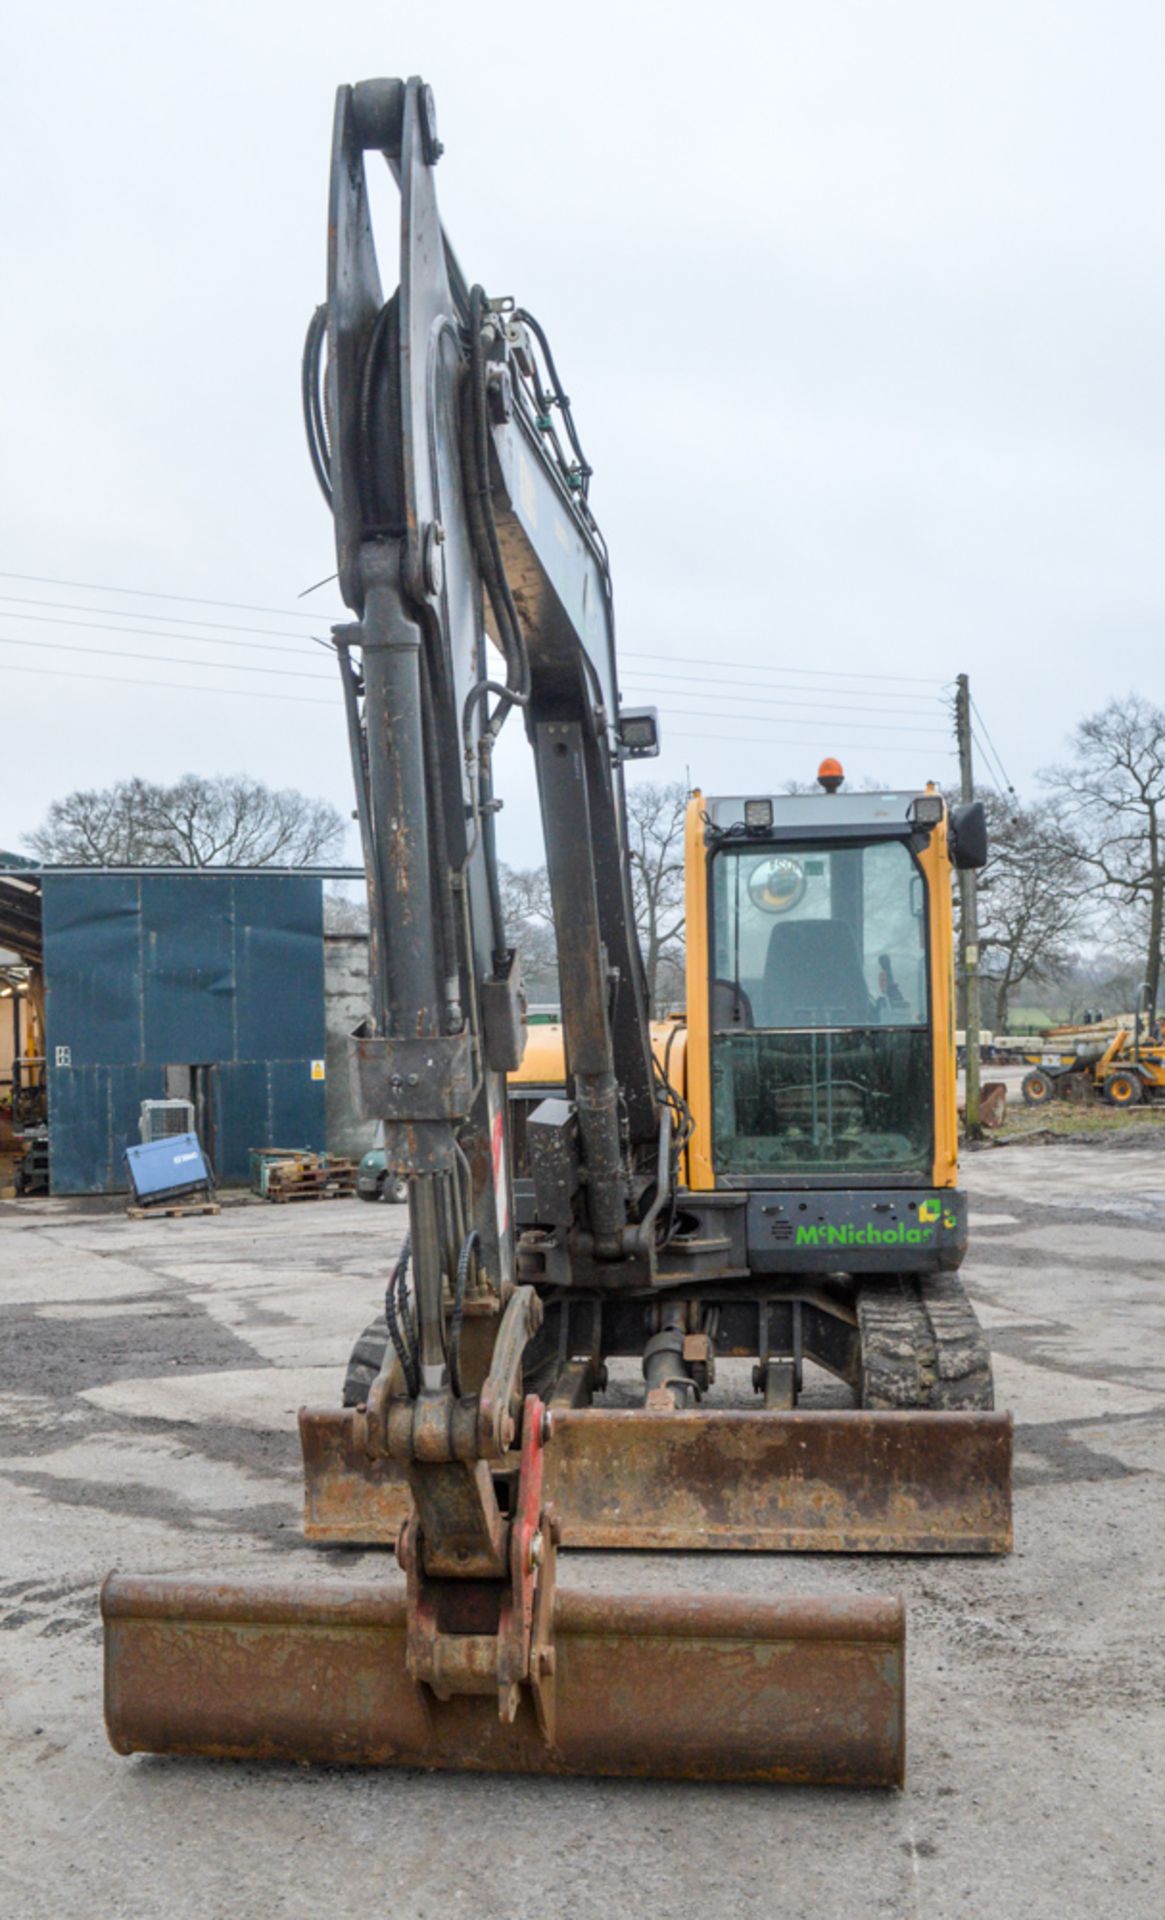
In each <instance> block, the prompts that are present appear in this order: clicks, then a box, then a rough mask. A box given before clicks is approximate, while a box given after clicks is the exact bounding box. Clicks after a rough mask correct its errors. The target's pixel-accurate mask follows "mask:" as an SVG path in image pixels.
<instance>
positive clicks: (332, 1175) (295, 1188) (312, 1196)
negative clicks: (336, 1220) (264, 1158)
mask: <svg viewBox="0 0 1165 1920" xmlns="http://www.w3.org/2000/svg"><path fill="white" fill-rule="evenodd" d="M355 1192H356V1162H355V1161H354V1160H318V1161H316V1162H315V1163H314V1164H310V1165H305V1164H304V1163H303V1161H302V1160H301V1161H299V1162H297V1163H289V1164H288V1165H287V1166H286V1167H283V1166H280V1165H279V1164H278V1163H276V1164H275V1165H273V1166H270V1167H268V1169H267V1198H268V1200H271V1201H273V1202H274V1203H275V1204H276V1205H283V1204H285V1203H286V1202H287V1201H289V1200H350V1199H351V1198H352V1196H353V1195H354V1194H355Z"/></svg>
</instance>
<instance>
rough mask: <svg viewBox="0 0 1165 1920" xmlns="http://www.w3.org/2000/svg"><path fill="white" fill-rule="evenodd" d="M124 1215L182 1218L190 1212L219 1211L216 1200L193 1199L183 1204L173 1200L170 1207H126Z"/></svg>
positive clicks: (155, 1218)
mask: <svg viewBox="0 0 1165 1920" xmlns="http://www.w3.org/2000/svg"><path fill="white" fill-rule="evenodd" d="M125 1211H126V1216H127V1218H128V1219H130V1220H184V1219H185V1218H186V1216H187V1215H188V1214H192V1213H221V1212H222V1208H221V1207H220V1206H219V1204H218V1201H217V1200H193V1201H190V1202H188V1203H187V1204H186V1205H185V1206H183V1205H180V1204H179V1203H177V1202H175V1204H174V1205H173V1206H172V1207H127V1208H126V1210H125Z"/></svg>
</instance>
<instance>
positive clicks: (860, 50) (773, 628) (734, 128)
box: [0, 0, 1165, 863]
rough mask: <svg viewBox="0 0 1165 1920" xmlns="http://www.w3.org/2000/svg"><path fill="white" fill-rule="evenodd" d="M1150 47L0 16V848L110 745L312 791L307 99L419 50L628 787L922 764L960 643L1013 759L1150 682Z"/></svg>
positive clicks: (740, 31)
mask: <svg viewBox="0 0 1165 1920" xmlns="http://www.w3.org/2000/svg"><path fill="white" fill-rule="evenodd" d="M1163 40H1165V14H1163V12H1162V9H1161V8H1160V7H1154V6H1152V5H1149V4H1130V3H1128V0H1108V3H1107V4H1105V5H1104V6H1101V5H1099V4H1095V0H1094V3H1093V4H1064V0H1057V4H1051V3H1050V0H1049V3H1048V4H1040V3H1039V0H1010V4H993V3H992V0H975V3H974V4H961V5H954V4H944V0H917V3H915V0H911V3H909V4H906V3H903V4H874V3H873V0H871V3H870V4H865V5H859V4H841V3H838V0H834V3H832V4H831V3H830V0H816V3H815V4H813V5H806V4H804V0H801V4H798V5H796V6H793V5H786V4H782V0H777V3H776V4H770V5H761V4H755V5H745V4H740V0H735V4H734V3H733V0H721V4H719V5H717V6H715V7H709V6H707V5H700V6H695V5H688V4H684V0H679V3H678V4H677V3H673V4H670V5H636V4H634V0H624V3H623V4H621V5H610V4H607V0H594V3H593V4H588V5H587V6H585V7H577V8H572V9H569V10H568V9H566V8H561V7H553V6H546V7H543V8H541V9H538V8H533V9H524V10H519V11H518V12H505V11H502V12H499V11H498V10H497V9H496V8H495V9H488V8H483V7H481V6H480V5H476V4H475V5H473V6H469V5H464V4H460V0H458V3H457V4H444V3H443V0H427V3H426V4H422V3H421V0H406V3H405V4H395V5H394V4H387V5H386V4H384V3H383V0H379V3H378V4H364V3H363V0H359V3H356V4H342V3H341V4H335V5H333V6H332V7H330V8H322V7H320V6H318V5H313V6H308V5H306V4H303V3H302V0H282V3H281V4H280V5H278V6H276V5H274V4H268V3H263V0H232V4H230V5H227V4H222V3H221V0H201V4H199V5H198V6H196V7H195V6H184V5H163V6H158V5H157V4H154V5H127V4H119V3H118V0H106V3H104V4H102V5H101V6H100V7H93V6H88V5H84V6H83V5H79V4H53V0H42V4H41V5H40V6H39V7H38V8H36V9H33V8H23V9H21V10H20V11H19V14H17V13H16V10H15V9H10V10H9V17H8V23H7V28H6V33H5V57H4V62H3V69H2V73H0V128H2V131H0V141H2V143H3V148H4V153H3V166H2V169H0V193H2V194H3V225H2V236H3V257H4V269H5V273H4V278H5V286H6V297H5V299H4V302H3V306H2V308H0V328H2V330H3V335H4V365H5V372H6V379H5V382H4V387H5V401H6V404H5V414H6V423H5V432H4V458H3V468H2V477H0V486H2V498H0V570H3V572H4V573H5V575H6V576H7V577H5V578H3V579H0V712H2V715H3V730H2V740H3V746H2V750H0V751H2V756H3V769H4V777H3V782H2V785H0V846H3V845H7V846H9V847H12V846H14V845H17V844H18V843H19V836H20V835H21V834H22V833H24V832H26V831H27V830H28V829H29V828H30V827H32V826H34V825H35V824H36V823H37V821H38V820H39V819H40V818H41V817H42V815H43V813H44V810H45V808H46V806H47V804H48V803H49V801H50V800H51V799H52V798H53V797H54V795H59V794H62V793H64V792H67V791H69V790H70V789H72V788H74V787H78V786H83V785H97V784H105V783H107V782H109V781H112V780H113V779H115V778H117V777H118V776H120V775H128V774H132V773H139V774H143V775H146V776H149V777H162V776H164V775H166V774H168V773H173V774H177V773H181V772H183V771H186V770H187V769H192V770H195V771H201V772H207V773H211V772H231V771H235V770H238V769H246V770H247V771H249V772H251V773H253V774H255V775H257V776H259V777H261V778H263V779H265V780H267V781H269V782H271V783H273V784H276V785H284V784H294V785H299V786H302V787H304V788H305V789H307V790H308V791H310V792H312V793H319V794H323V795H326V796H328V797H329V798H331V799H332V800H334V801H336V802H337V804H339V805H341V806H342V807H344V808H345V810H347V808H348V807H349V806H350V793H349V780H348V766H347V753H346V745H345V740H344V729H343V722H342V715H341V709H340V701H339V697H338V689H337V687H336V685H335V683H334V681H333V679H332V675H331V668H330V663H329V661H328V659H327V657H326V656H325V654H324V653H323V651H322V650H321V649H319V648H315V647H312V646H311V644H310V641H309V640H308V639H307V638H306V635H308V634H310V633H311V631H312V630H313V623H312V621H310V620H308V619H305V618H303V617H302V614H303V610H304V609H305V608H313V609H316V610H317V623H316V624H315V628H314V630H315V631H318V632H326V626H327V619H328V616H329V615H330V614H333V613H335V612H337V611H338V601H337V599H336V597H335V591H334V589H332V590H330V591H329V590H325V591H324V592H322V593H318V594H316V595H314V596H313V597H312V598H310V599H309V600H307V601H302V602H301V601H297V598H296V596H297V595H298V594H299V593H300V592H301V590H302V589H303V588H305V587H307V586H308V585H310V583H311V582H313V581H315V580H318V579H319V578H320V577H321V576H322V575H326V574H329V573H330V572H331V571H332V568H333V564H334V561H333V554H332V548H331V535H330V523H329V520H328V517H327V514H326V511H325V509H324V507H323V503H322V502H321V500H320V498H319V495H318V493H317V491H316V488H315V483H314V481H313V479H312V476H311V472H310V469H309V466H308V461H307V457H306V453H305V451H304V448H303V441H302V431H301V426H300V417H299V397H298V380H299V354H300V347H301V341H302V336H303V330H304V327H305V324H306V321H307V318H308V315H309V313H310V311H311V309H312V307H313V305H314V304H315V302H316V301H317V300H318V299H319V298H320V297H321V295H322V291H323V281H324V240H325V203H326V189H327V168H328V146H329V138H330V122H331V113H332V94H333V89H334V87H335V85H336V84H337V83H338V82H340V81H344V80H357V79H362V78H365V77H369V76H372V75H375V74H402V75H404V74H409V73H417V72H419V73H422V74H423V75H424V76H425V78H426V79H427V80H429V81H430V82H431V84H432V85H433V87H434V89H435V92H436V97H437V108H438V117H439V122H440V127H441V133H442V137H443V138H444V141H445V146H446V152H445V156H444V158H443V160H442V161H441V164H440V168H439V172H438V190H439V196H440V200H441V205H442V210H443V213H444V217H445V222H446V226H447V227H448V229H449V232H450V235H451V237H452V239H453V243H454V245H455V247H456V248H457V251H458V254H459V256H460V258H461V261H462V264H463V266H464V267H465V269H466V271H467V272H468V273H469V274H470V275H471V276H472V277H474V278H477V279H480V280H482V281H483V282H484V284H485V285H486V287H487V288H488V289H489V290H490V291H491V292H493V293H513V294H515V295H516V296H518V297H519V298H520V299H521V301H522V302H523V303H524V304H525V305H527V306H529V307H530V308H532V310H533V311H534V312H535V313H537V314H538V315H539V317H540V318H541V319H542V320H543V322H544V324H545V325H546V327H547V328H548V330H549V332H550V336H551V339H552V342H553V343H554V346H555V350H556V354H557V357H558V359H559V364H560V367H561V369H562V372H563V375H564V379H565V382H566V385H567V387H568V389H569V391H570V393H571V395H572V398H573V400H574V403H575V412H576V416H577V419H578V424H579V427H580V431H581V433H582V437H583V441H584V445H585V446H586V449H587V452H588V455H589V458H590V459H591V461H592V463H593V464H594V466H595V469H596V477H595V480H594V483H593V488H592V502H593V504H594V506H595V509H596V511H597V513H598V515H599V518H600V520H601V522H602V524H603V526H604V529H605V531H606V533H607V536H608V539H609V542H610V546H611V550H612V559H613V569H614V577H615V587H616V599H617V607H618V617H619V633H620V644H621V651H622V658H623V662H624V665H623V682H624V691H625V694H626V695H627V697H628V698H629V699H630V700H633V701H636V702H638V701H640V700H648V699H652V698H655V699H656V700H657V701H658V704H659V705H660V706H661V707H662V708H663V709H664V716H665V739H666V741H667V746H666V750H665V755H664V757H663V759H662V760H661V761H660V762H657V763H655V764H654V766H649V767H648V768H647V770H646V771H647V774H648V776H649V777H656V778H658V777H665V778H671V777H683V776H684V774H685V772H686V770H687V769H689V768H690V770H691V776H692V778H693V779H694V780H697V781H698V782H699V783H700V784H701V785H703V786H704V787H705V789H706V790H708V791H731V792H740V791H742V790H744V791H749V790H759V791H764V790H767V789H770V788H779V787H781V786H782V785H783V784H784V782H785V781H786V780H787V779H790V778H795V777H805V776H806V775H809V774H811V773H812V771H813V769H814V768H815V766H816V764H817V761H818V759H819V758H820V757H821V755H822V754H823V753H825V752H828V751H837V752H839V754H840V756H841V758H842V759H843V760H844V761H845V763H846V766H847V769H848V770H850V771H851V773H852V774H853V775H854V776H855V777H856V778H859V779H860V778H862V777H864V776H868V775H877V776H879V777H881V778H885V779H886V780H888V781H892V782H895V783H898V784H903V785H914V784H921V782H923V781H924V780H925V779H926V778H927V777H928V776H934V777H937V778H939V779H949V778H950V777H951V776H952V773H953V763H952V760H951V757H950V742H949V739H948V737H947V735H946V733H945V732H944V728H945V727H946V714H945V708H944V706H943V699H944V696H943V694H942V692H941V688H942V685H943V683H944V682H949V681H950V679H951V678H952V677H953V675H954V674H955V673H956V672H958V671H959V670H960V669H966V670H968V671H969V672H970V673H971V674H972V682H973V689H974V693H975V696H976V700H977V703H978V706H979V708H980V710H981V713H982V716H983V719H984V720H985V722H986V725H987V727H988V728H989V729H990V732H991V735H992V737H993V739H994V742H995V745H996V747H997V748H998V750H999V752H1000V753H1001V754H1002V757H1003V760H1004V762H1005V763H1006V765H1007V767H1008V769H1009V770H1010V772H1011V775H1012V778H1013V779H1014V780H1015V781H1016V783H1017V785H1019V786H1020V787H1021V788H1025V787H1029V786H1030V784H1031V782H1032V778H1033V774H1034V770H1035V769H1036V768H1037V767H1038V766H1040V765H1042V764H1044V763H1046V762H1047V761H1048V760H1049V759H1050V758H1052V757H1054V756H1055V755H1056V754H1058V753H1059V752H1060V750H1061V747H1062V743H1063V739H1064V736H1065V734H1066V733H1067V732H1068V730H1069V728H1070V727H1071V725H1072V723H1073V722H1074V721H1075V720H1076V719H1077V718H1078V717H1079V715H1080V714H1082V713H1083V712H1085V711H1088V710H1090V709H1091V708H1094V707H1096V706H1097V705H1099V704H1100V703H1102V702H1103V701H1104V700H1105V699H1106V698H1107V697H1109V695H1110V694H1113V693H1120V692H1123V691H1124V690H1126V689H1127V688H1129V687H1132V686H1136V687H1138V688H1140V689H1141V690H1142V691H1143V692H1145V693H1147V694H1149V695H1150V696H1152V697H1158V696H1159V693H1160V688H1159V676H1158V662H1159V660H1160V657H1161V635H1162V631H1163V626H1165V621H1163V615H1165V563H1163V558H1162V538H1161V512H1162V498H1163V488H1162V479H1163V471H1162V469H1163V465H1165V436H1163V431H1162V428H1163V420H1162V411H1163V406H1162V403H1163V398H1165V373H1163V370H1162V361H1163V355H1162V346H1161V342H1162V338H1163V336H1165V310H1163V309H1165V285H1163V260H1165V251H1163V246H1162V241H1163V231H1162V229H1163V225H1165V212H1163V195H1162V184H1161V183H1162V160H1163V157H1165V156H1163V151H1162V148H1163V141H1162V132H1161V124H1162V122H1161V90H1162V72H1163V64H1162V54H1163V51H1165V47H1163ZM385 204H386V205H388V204H389V202H388V196H387V194H386V196H385ZM14 575H39V576H43V577H44V580H46V581H47V580H69V581H76V582H85V583H96V584H99V585H106V586H109V587H112V588H114V589H116V591H115V592H113V593H104V594H99V593H96V592H93V591H91V590H90V589H89V588H88V587H85V588H79V587H73V588H70V589H67V590H66V589H57V588H54V587H53V586H50V585H48V584H43V583H41V582H36V581H22V580H20V579H17V578H13V577H11V576H14ZM130 588H134V589H138V590H141V591H142V592H145V591H147V590H149V591H153V592H158V593H165V594H168V595H200V596H206V597H208V598H210V599H213V600H217V601H224V602H239V603H243V604H244V605H248V604H249V605H251V606H254V607H264V608H272V609H277V610H278V609H296V608H298V609H299V613H298V615H295V616H293V617H290V618H288V617H283V616H282V615H281V614H279V613H278V612H277V613H275V614H272V615H262V616H261V615H258V614H254V613H250V612H246V611H238V610H231V609H230V608H229V607H225V606H220V607H216V606H196V605H184V604H182V603H181V602H180V601H174V600H161V599H157V600H154V599H147V598H135V597H132V596H131V595H130V594H129V593H128V591H127V589H130ZM46 602H54V603H67V604H66V605H64V606H61V605H56V604H54V605H46V604H43V603H46ZM133 614H136V616H137V617H136V618H134V617H132V615H133ZM162 616H167V617H165V618H163V617H162ZM171 616H182V617H183V622H184V623H183V624H177V623H175V622H174V620H173V619H172V618H171ZM65 621H74V622H81V623H88V624H89V626H90V628H91V630H90V631H83V630H82V628H81V627H79V626H76V625H65V624H51V623H52V622H62V623H63V622H65ZM207 621H219V622H224V623H232V624H234V625H238V626H242V627H245V628H249V629H254V628H261V629H263V630H264V633H265V634H266V638H267V642H268V644H269V645H279V646H284V647H286V648H288V649H289V651H287V652H276V651H256V652H247V651H242V650H239V648H238V647H237V646H235V645H231V646H224V645H209V644H207V640H208V639H209V638H210V637H211V635H212V634H217V636H218V639H219V640H220V641H227V640H229V641H231V642H236V643H237V642H242V641H253V640H255V639H256V638H257V635H256V633H255V632H254V631H247V632H238V633H231V632H227V631H224V630H223V629H222V628H218V629H212V628H210V627H209V626H207V625H206V624H197V625H196V624H195V622H199V623H205V622H207ZM99 622H100V623H102V624H101V625H100V626H99V625H98V623H99ZM105 628H108V629H111V630H105ZM301 632H302V634H303V635H304V636H305V637H304V638H302V639H296V638H292V637H286V636H288V635H289V634H290V635H298V634H300V633H301ZM195 634H198V635H201V638H198V639H195V638H194V636H195ZM163 636H169V637H163ZM14 641H15V642H20V644H18V645H13V644H9V643H10V642H14ZM66 647H80V648H85V649H87V650H88V649H96V648H112V649H117V650H121V651H123V652H126V653H130V654H133V655H134V656H139V657H135V658H133V659H123V658H117V657H113V656H112V655H110V654H109V653H105V652H102V653H94V655H93V657H92V658H89V659H86V658H85V657H83V655H82V654H81V653H79V652H70V651H63V650H62V649H63V648H66ZM653 655H657V656H663V657H661V658H659V659H654V660H653V659H651V658H649V657H647V656H653ZM162 656H176V657H177V659H178V660H179V662H183V661H188V662H189V664H170V663H169V659H163V657H162ZM637 656H639V657H637ZM737 663H740V664H739V665H738V664H737ZM242 665H247V666H248V667H249V668H254V669H256V670H255V671H247V672H237V671H235V668H237V667H239V666H242ZM18 668H19V669H21V671H17V669H18ZM26 669H35V671H34V672H30V671H25V670H26ZM263 669H267V670H268V671H266V672H264V671H263ZM275 670H278V671H277V672H276V671H275ZM293 674H300V675H306V676H312V675H314V676H317V677H316V678H315V679H314V680H313V679H312V678H310V677H308V678H298V679H297V678H293V677H291V676H292V675H293ZM685 674H687V675H688V678H684V677H683V676H684V675H685ZM75 675H84V676H87V677H84V678H73V677H72V676H75ZM664 675H667V676H669V677H668V678H667V679H666V680H665V679H664V678H663V676H664ZM826 675H833V676H838V677H837V678H836V679H835V680H832V681H831V680H829V679H827V678H825V676H826ZM892 675H904V676H905V675H908V676H915V678H913V679H910V680H893V679H889V678H885V677H884V676H892ZM872 676H877V677H876V678H875V677H872ZM140 680H155V681H164V682H166V683H167V687H166V688H165V689H163V688H161V687H151V686H144V685H135V684H130V683H132V682H134V681H140ZM798 681H800V682H801V684H799V685H798V684H797V682H798ZM224 687H231V688H233V689H234V690H235V696H236V697H234V698H229V697H226V696H225V695H224V694H223V693H222V692H220V691H211V690H210V689H222V688H224ZM244 689H245V690H247V691H246V693H244ZM264 689H266V692H267V693H268V694H269V695H271V696H278V697H277V698H275V697H272V698H271V699H270V700H269V701H265V700H264V699H263V698H258V697H254V696H255V695H256V694H260V693H262V692H263V690H264ZM312 702H317V703H318V704H310V703H312ZM737 716H739V717H737ZM890 723H894V724H896V725H897V726H898V727H900V728H902V729H909V730H902V731H895V732H892V733H890V732H885V731H884V727H885V726H887V725H889V724H890ZM511 735H512V738H510V737H509V736H511ZM507 740H508V744H507V749H506V755H505V759H504V761H503V765H502V772H501V784H502V788H503V791H504V792H505V793H506V795H507V797H508V800H509V806H508V808H507V812H506V813H505V814H504V815H503V821H502V825H503V851H504V852H506V853H508V855H509V857H510V858H511V859H513V860H516V861H518V862H519V863H521V862H524V861H530V860H534V859H536V858H537V857H538V846H537V839H536V834H535V830H534V827H533V824H532V813H531V804H530V802H531V796H532V784H531V781H530V778H529V774H528V770H527V768H526V765H525V758H524V751H523V743H522V741H521V739H520V737H519V729H518V728H517V726H516V725H515V726H513V727H511V729H509V730H508V735H507ZM352 851H353V852H354V851H355V848H354V846H353V848H352Z"/></svg>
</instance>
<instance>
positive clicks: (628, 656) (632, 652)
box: [0, 575, 945, 692]
mask: <svg viewBox="0 0 1165 1920" xmlns="http://www.w3.org/2000/svg"><path fill="white" fill-rule="evenodd" d="M0 578H3V576H2V575H0ZM619 653H620V658H621V659H623V660H664V661H667V662H669V663H670V664H671V665H672V666H673V667H683V666H686V665H691V666H699V667H706V666H707V664H708V663H707V662H704V661H690V662H687V661H685V660H684V659H683V657H682V655H680V654H676V653H641V652H639V651H638V650H636V649H635V648H623V647H621V648H620V649H619ZM715 666H716V667H717V668H719V667H728V668H729V669H731V671H733V672H736V670H737V669H738V668H742V669H743V670H744V671H745V672H746V673H766V674H775V673H780V674H798V675H800V676H802V677H804V676H806V675H808V676H809V678H811V679H814V680H896V681H898V682H899V683H900V684H903V685H905V684H906V683H907V682H912V683H913V684H914V685H915V686H919V687H932V688H933V689H934V690H935V692H937V691H938V689H939V688H940V687H942V686H943V685H945V682H944V681H942V680H940V679H938V678H936V677H935V676H933V675H928V674H921V673H878V672H875V671H874V670H873V669H872V668H858V669H856V670H851V671H849V672H842V671H841V670H840V669H838V670H836V671H831V670H829V669H827V668H825V667H777V666H769V665H768V663H767V662H764V661H761V662H758V661H756V660H718V661H716V662H715Z"/></svg>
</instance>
